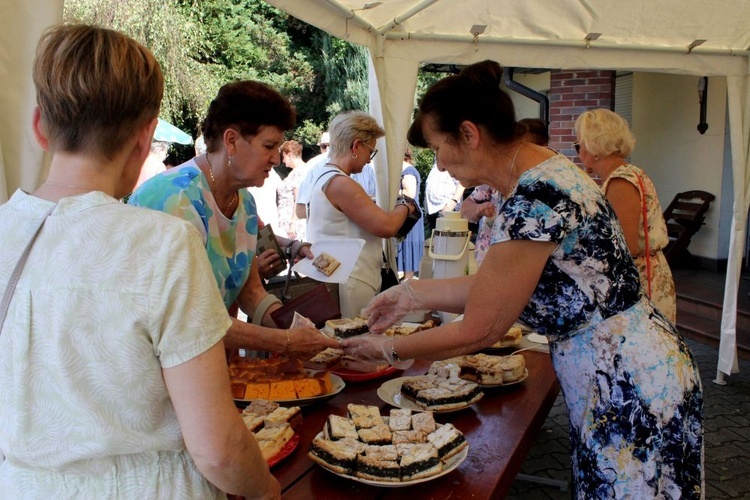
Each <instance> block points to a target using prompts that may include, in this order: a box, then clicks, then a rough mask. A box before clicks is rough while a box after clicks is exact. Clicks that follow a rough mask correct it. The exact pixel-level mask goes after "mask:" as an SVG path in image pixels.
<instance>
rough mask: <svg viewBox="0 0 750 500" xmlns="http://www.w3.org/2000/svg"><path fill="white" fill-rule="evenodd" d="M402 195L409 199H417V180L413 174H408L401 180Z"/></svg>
mask: <svg viewBox="0 0 750 500" xmlns="http://www.w3.org/2000/svg"><path fill="white" fill-rule="evenodd" d="M401 194H403V195H405V196H408V197H409V198H411V199H413V200H416V199H417V194H418V193H417V178H416V177H414V176H413V175H411V174H406V175H405V176H403V177H402V178H401Z"/></svg>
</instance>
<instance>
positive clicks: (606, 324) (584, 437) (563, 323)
mask: <svg viewBox="0 0 750 500" xmlns="http://www.w3.org/2000/svg"><path fill="white" fill-rule="evenodd" d="M501 76H502V69H501V68H500V66H499V65H498V64H497V63H495V62H492V61H485V62H482V63H477V64H474V65H471V66H469V67H467V68H466V69H464V71H463V72H462V73H461V74H460V75H455V76H450V77H447V78H445V79H443V80H441V81H439V82H438V83H436V84H435V85H433V86H432V87H431V88H430V90H429V91H428V92H427V93H426V94H425V96H424V98H423V99H422V102H421V103H420V108H419V113H418V115H417V118H416V120H415V122H414V123H413V124H412V126H411V129H410V131H409V142H411V143H412V144H414V145H417V146H422V147H425V146H426V147H430V148H432V149H433V150H434V151H435V153H436V157H437V162H438V165H439V166H440V168H443V169H445V170H447V171H448V172H450V174H451V175H453V176H454V177H456V178H457V179H458V180H459V181H460V182H461V184H463V185H468V186H471V185H480V184H488V185H490V186H492V187H494V188H496V189H498V190H499V191H500V193H501V195H502V197H503V200H504V201H503V203H502V205H501V207H500V209H499V211H498V215H497V218H496V219H495V221H494V223H493V227H492V239H491V246H490V248H489V250H488V252H487V255H486V257H485V260H484V263H483V264H482V267H481V268H480V269H479V272H478V273H477V274H476V275H475V276H467V277H462V278H454V279H450V280H444V281H442V282H438V281H437V280H423V281H417V282H407V283H404V284H401V285H398V286H396V287H393V288H391V289H389V290H387V291H386V292H384V293H382V294H380V295H378V296H377V297H376V298H375V299H374V300H373V301H372V302H371V303H370V305H369V306H368V308H367V312H369V313H370V320H369V322H370V330H371V332H373V333H377V332H382V331H383V329H384V328H385V327H387V326H388V325H390V324H392V323H394V322H395V321H397V320H398V319H400V318H401V317H403V315H405V314H407V313H408V312H409V311H411V310H419V309H436V310H441V311H449V312H464V313H465V318H464V320H463V321H462V322H455V323H450V324H447V325H443V326H441V327H439V328H435V329H432V330H426V331H423V332H419V333H416V334H413V335H410V336H408V337H399V338H391V337H387V336H385V335H377V334H374V335H368V336H364V337H360V338H355V339H351V340H347V341H345V343H344V344H345V350H346V351H347V353H348V354H350V355H354V356H358V357H361V358H365V359H372V358H375V359H383V358H384V359H386V360H388V361H390V362H391V363H393V362H397V361H399V360H402V359H408V358H414V357H420V358H427V359H444V358H449V357H453V356H458V355H462V354H467V353H471V352H475V351H477V350H479V349H481V348H483V347H487V346H490V345H492V344H494V343H495V342H496V341H498V340H499V339H500V338H501V337H502V336H503V335H504V334H505V333H506V332H507V330H508V328H509V327H510V326H511V325H512V324H513V323H514V322H515V321H520V322H521V323H524V324H526V325H527V326H529V327H531V328H533V329H534V330H536V331H538V332H539V333H541V334H544V335H546V336H547V339H548V340H549V345H550V353H551V357H552V362H553V365H554V368H555V372H556V374H557V377H558V379H559V381H560V384H561V386H562V390H563V395H564V397H565V402H566V404H567V407H568V410H569V414H570V441H571V451H572V455H573V456H572V459H573V468H574V470H573V477H574V491H575V496H576V497H577V498H582V499H590V498H682V497H684V498H701V497H702V496H703V463H702V461H703V460H702V459H703V429H702V417H701V412H702V404H703V395H702V388H701V384H700V378H699V375H698V369H697V365H696V363H695V361H694V359H693V356H692V354H691V352H690V350H689V348H688V346H687V345H686V344H685V342H684V341H683V339H682V338H681V337H680V335H679V333H678V332H677V330H676V329H675V327H674V326H673V325H672V324H671V323H670V322H669V321H668V320H667V319H666V318H665V317H664V316H663V315H662V314H661V313H660V312H659V311H658V310H656V309H655V308H654V307H653V304H652V303H651V302H650V301H649V300H648V298H647V297H645V296H644V294H643V292H642V288H641V286H640V280H639V276H638V270H637V268H636V266H635V264H634V263H633V259H632V258H631V256H630V252H629V250H628V247H627V244H626V242H625V239H624V237H623V234H622V231H621V228H620V226H619V223H618V222H617V219H616V216H615V214H614V211H613V210H612V208H611V206H610V205H609V203H608V202H607V200H606V199H605V198H604V196H603V194H602V192H601V190H600V189H599V187H598V186H597V185H596V184H595V183H594V182H593V181H592V180H591V179H590V178H589V177H588V175H586V173H585V172H583V171H582V170H581V169H579V168H577V167H576V166H575V165H573V164H572V163H571V162H570V161H569V160H568V159H567V158H565V157H563V156H561V155H558V154H556V153H555V152H553V151H551V150H549V149H546V148H542V147H540V146H537V145H533V144H529V143H524V142H522V141H521V140H520V134H519V129H518V127H517V125H516V121H515V113H514V110H513V104H512V102H511V101H510V98H509V97H508V96H507V94H505V93H504V92H503V91H502V90H500V88H499V84H500V81H501ZM490 298H492V299H490ZM489 304H494V306H492V305H489Z"/></svg>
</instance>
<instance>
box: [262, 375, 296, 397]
mask: <svg viewBox="0 0 750 500" xmlns="http://www.w3.org/2000/svg"><path fill="white" fill-rule="evenodd" d="M296 398H297V391H296V390H295V388H294V380H278V381H274V382H271V384H270V387H269V391H268V399H296Z"/></svg>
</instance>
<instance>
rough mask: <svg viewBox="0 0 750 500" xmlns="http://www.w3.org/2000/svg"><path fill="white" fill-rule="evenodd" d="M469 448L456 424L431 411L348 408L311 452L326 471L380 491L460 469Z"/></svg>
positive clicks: (330, 421)
mask: <svg viewBox="0 0 750 500" xmlns="http://www.w3.org/2000/svg"><path fill="white" fill-rule="evenodd" d="M468 451H469V444H468V441H467V440H466V438H465V437H464V435H463V434H462V433H461V431H459V430H458V429H456V428H455V427H454V426H453V425H452V424H442V425H441V424H438V423H436V422H435V420H434V418H433V415H432V413H413V412H412V411H411V410H408V409H401V408H399V409H392V410H390V413H389V416H388V417H385V416H381V415H380V410H379V408H378V407H377V406H368V405H357V404H349V405H348V406H347V415H346V416H340V415H335V414H332V415H329V416H328V419H327V421H326V423H325V425H324V428H323V430H322V431H321V432H319V433H318V434H317V435H316V436H315V438H314V439H313V441H312V443H311V444H310V448H309V450H308V455H309V456H310V458H311V459H312V460H313V461H314V462H316V463H317V464H319V465H320V466H321V467H323V468H324V469H326V470H328V471H330V472H332V473H334V474H336V475H339V476H342V477H346V478H348V479H352V480H354V481H358V482H362V483H365V484H369V485H374V486H381V487H402V486H411V485H414V484H418V483H421V482H424V481H430V480H433V479H435V478H438V477H441V476H443V475H445V474H448V473H450V472H451V471H453V470H455V469H456V468H457V467H458V466H459V465H460V464H461V462H463V461H464V460H465V459H466V457H467V456H468Z"/></svg>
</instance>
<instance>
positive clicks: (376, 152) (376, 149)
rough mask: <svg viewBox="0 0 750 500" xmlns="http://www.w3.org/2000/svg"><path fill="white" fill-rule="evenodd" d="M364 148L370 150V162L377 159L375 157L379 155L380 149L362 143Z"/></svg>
mask: <svg viewBox="0 0 750 500" xmlns="http://www.w3.org/2000/svg"><path fill="white" fill-rule="evenodd" d="M362 145H363V146H364V147H366V148H367V149H369V150H370V161H372V159H373V158H375V155H376V154H378V148H372V147H370V146H368V145H367V144H366V143H364V142H363V143H362Z"/></svg>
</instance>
